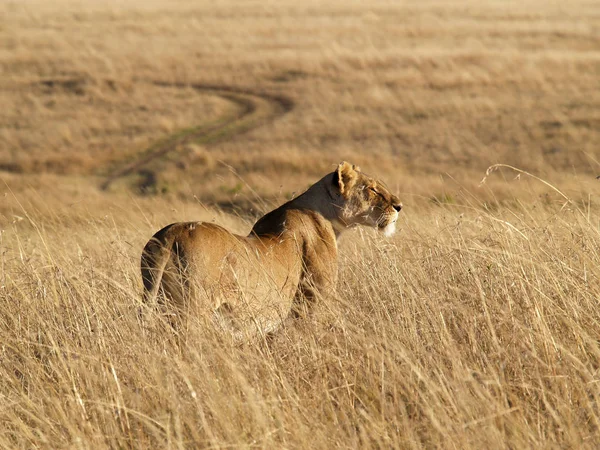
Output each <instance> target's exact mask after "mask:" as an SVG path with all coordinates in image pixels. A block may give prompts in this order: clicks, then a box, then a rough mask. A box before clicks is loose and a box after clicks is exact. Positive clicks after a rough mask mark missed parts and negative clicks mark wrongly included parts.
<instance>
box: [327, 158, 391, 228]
mask: <svg viewBox="0 0 600 450" xmlns="http://www.w3.org/2000/svg"><path fill="white" fill-rule="evenodd" d="M333 187H334V192H335V191H337V192H336V193H337V196H338V198H339V201H338V202H336V203H337V206H338V209H339V216H338V219H339V221H340V222H341V223H342V224H343V225H344V226H345V227H350V226H353V225H367V226H371V227H377V228H378V229H379V230H381V231H383V232H384V234H385V235H386V236H391V235H392V234H393V233H394V231H396V220H397V219H398V213H399V212H400V210H401V209H402V203H401V202H400V199H399V198H398V197H396V196H395V195H393V194H392V193H391V192H390V191H389V190H388V188H387V187H386V186H385V184H383V183H382V182H381V181H378V180H375V179H374V178H371V177H370V176H368V175H366V174H365V173H363V172H361V170H360V168H359V167H358V166H355V165H352V164H349V163H347V162H345V161H344V162H342V163H341V164H340V165H339V166H338V168H337V170H336V171H335V172H334V173H333Z"/></svg>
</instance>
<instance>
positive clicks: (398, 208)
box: [392, 203, 402, 212]
mask: <svg viewBox="0 0 600 450" xmlns="http://www.w3.org/2000/svg"><path fill="white" fill-rule="evenodd" d="M392 206H393V207H394V209H395V210H396V211H397V212H400V210H401V209H402V203H398V204H396V205H392Z"/></svg>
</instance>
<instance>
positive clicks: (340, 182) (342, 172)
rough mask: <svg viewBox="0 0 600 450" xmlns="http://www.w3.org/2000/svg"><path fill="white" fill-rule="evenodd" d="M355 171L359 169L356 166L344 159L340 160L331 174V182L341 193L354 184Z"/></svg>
mask: <svg viewBox="0 0 600 450" xmlns="http://www.w3.org/2000/svg"><path fill="white" fill-rule="evenodd" d="M357 171H360V169H359V167H358V166H353V165H352V164H349V163H347V162H346V161H342V162H341V163H340V164H339V166H338V167H337V169H336V171H335V173H334V176H333V182H334V184H336V185H337V187H338V188H339V189H340V193H341V194H342V195H343V194H345V193H346V192H347V191H348V189H350V188H351V187H352V185H353V184H354V181H355V180H356V172H357Z"/></svg>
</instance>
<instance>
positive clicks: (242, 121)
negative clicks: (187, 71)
mask: <svg viewBox="0 0 600 450" xmlns="http://www.w3.org/2000/svg"><path fill="white" fill-rule="evenodd" d="M142 82H146V83H150V84H153V85H155V86H159V87H173V88H180V89H183V88H190V87H191V88H193V89H195V90H197V91H199V92H204V93H209V94H213V95H218V96H220V97H221V98H224V99H226V100H228V101H230V102H231V103H234V104H235V105H236V106H237V110H236V111H235V112H234V113H233V114H230V115H227V116H225V117H221V118H218V119H217V120H216V123H213V124H210V125H199V126H197V127H195V128H192V129H190V130H187V131H185V132H179V133H176V134H174V135H171V136H167V137H166V138H164V139H162V140H160V141H159V142H158V143H155V144H153V145H151V146H150V147H148V148H147V150H146V151H145V152H143V154H142V156H140V157H138V158H137V159H136V160H134V161H131V162H128V163H125V164H123V165H122V166H121V167H117V168H116V169H114V170H113V171H112V173H110V174H109V175H108V176H107V177H106V178H105V180H104V181H103V182H102V183H101V184H100V189H101V190H103V191H106V190H108V189H109V188H110V186H111V184H112V183H114V182H115V181H116V180H118V179H120V178H124V177H126V176H129V175H131V174H133V173H134V172H141V171H142V169H143V167H144V166H145V165H147V164H149V163H150V162H152V161H155V160H156V159H159V158H161V157H164V156H165V155H167V154H168V153H171V152H173V151H175V150H176V149H177V148H178V147H179V146H181V145H185V144H189V143H193V142H196V143H197V142H201V143H203V144H214V143H217V142H224V141H227V140H231V139H233V138H235V137H237V136H239V135H241V134H243V133H246V132H248V131H250V130H253V129H256V128H258V127H260V126H262V125H264V124H266V123H269V122H272V121H273V120H276V119H278V118H280V117H282V116H284V115H285V114H287V113H288V112H290V111H291V110H292V109H294V102H293V100H292V99H290V98H288V97H285V96H283V95H276V94H270V93H266V92H261V91H254V90H250V89H244V88H236V87H232V86H227V85H216V84H202V83H173V82H165V81H142ZM265 109H266V110H265ZM143 172H144V173H146V176H147V175H148V174H147V172H152V171H149V170H145V171H143ZM151 175H152V177H153V179H156V174H155V173H154V172H152V173H151Z"/></svg>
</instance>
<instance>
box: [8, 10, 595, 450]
mask: <svg viewBox="0 0 600 450" xmlns="http://www.w3.org/2000/svg"><path fill="white" fill-rule="evenodd" d="M343 159H345V160H348V161H350V162H352V163H354V164H358V165H360V166H361V167H362V168H363V170H364V171H366V172H368V173H370V174H372V175H374V176H375V177H377V178H380V179H383V180H384V181H386V182H387V184H388V185H389V187H390V188H391V190H393V191H394V192H396V193H397V194H398V195H399V196H400V198H401V199H402V201H403V203H404V206H405V207H404V209H403V211H402V213H401V219H400V221H399V228H400V231H399V232H398V233H397V234H396V236H394V237H393V238H391V239H384V238H383V237H382V236H380V235H378V234H376V233H372V232H370V231H368V230H361V229H359V230H353V231H349V232H348V233H347V234H346V235H344V236H342V238H341V239H340V242H339V247H340V283H339V295H338V296H337V297H336V298H334V299H331V300H329V301H327V302H322V303H320V304H318V305H317V306H316V308H315V311H314V312H313V314H312V315H310V316H309V317H307V318H304V319H302V320H295V321H294V320H290V321H289V322H287V323H286V326H285V327H284V329H282V330H281V331H280V332H278V333H277V334H276V335H275V336H273V337H272V338H271V339H270V340H269V341H268V342H258V343H255V344H248V345H244V346H241V347H232V346H231V345H230V344H229V343H228V342H227V341H226V340H224V339H222V338H221V337H219V336H217V335H214V336H212V335H211V336H206V333H204V332H200V330H198V327H194V323H193V321H192V325H191V326H190V327H189V329H188V330H186V332H185V333H179V334H177V333H175V332H174V331H173V330H171V329H170V328H169V327H167V326H164V324H163V323H162V322H161V320H160V317H155V316H153V315H152V314H151V311H150V312H149V313H150V314H148V315H147V318H146V320H141V319H139V318H138V317H139V316H138V311H139V310H140V309H144V306H143V305H141V304H140V292H141V280H140V276H139V273H138V271H139V267H138V266H139V255H140V252H141V249H142V247H143V245H144V243H145V242H146V241H147V239H148V238H149V237H150V236H151V235H152V234H153V233H154V232H155V231H156V230H158V229H159V228H161V227H162V226H164V225H166V224H168V223H171V222H173V221H181V220H207V221H215V222H217V223H219V224H221V225H224V226H227V227H229V228H230V229H232V230H234V231H237V232H240V233H247V232H248V230H249V229H250V227H251V225H252V223H253V220H255V219H256V217H258V216H260V215H261V214H262V213H264V212H266V211H267V210H269V209H270V208H273V207H275V206H277V205H279V204H281V203H282V202H283V201H285V200H286V199H289V198H291V197H293V196H294V195H296V194H297V193H299V192H301V191H302V190H304V189H305V188H306V187H308V186H309V185H310V184H312V183H313V182H315V181H316V180H317V179H319V178H320V177H321V176H322V175H324V174H325V173H327V172H329V171H331V170H333V168H334V167H335V165H336V164H337V163H339V162H340V161H341V160H343ZM494 164H504V165H509V166H512V167H514V168H516V169H518V170H515V169H511V168H507V167H503V168H498V169H497V170H493V171H491V172H490V173H489V176H487V178H486V179H485V182H484V183H481V181H482V179H483V178H484V175H485V174H486V170H487V169H488V167H490V166H492V165H494ZM598 174H600V3H598V2H596V1H589V0H587V1H586V0H573V1H569V2H553V1H542V0H531V1H527V2H523V1H510V0H509V1H494V0H485V1H465V0H455V1H422V0H421V1H413V0H406V1H401V2H398V1H383V0H375V1H369V2H362V1H327V2H322V1H307V2H297V1H291V0H283V1H278V2H263V1H244V2H234V1H228V0H223V1H218V2H201V1H188V0H178V1H167V0H150V1H142V0H132V1H129V2H122V1H116V0H108V1H103V2H100V1H92V0H86V1H74V0H73V1H70V0H54V1H52V2H49V1H33V0H19V1H2V2H0V447H2V448H198V447H207V448H226V447H227V448H327V449H329V448H359V447H375V448H389V447H392V448H393V447H400V448H439V447H441V448H460V449H467V448H532V447H542V448H552V447H560V448H565V447H572V448H581V447H588V448H597V447H598V446H599V445H600V434H599V433H600V428H599V427H600V373H599V371H600V340H599V339H600V305H599V299H600V278H599V277H600V252H599V245H600V234H599V232H600V228H599V227H600V215H599V210H598V195H599V194H600V189H599V188H600V181H598V180H597V179H596V176H597V175H598Z"/></svg>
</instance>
